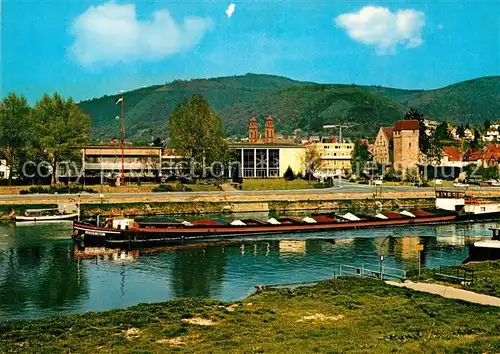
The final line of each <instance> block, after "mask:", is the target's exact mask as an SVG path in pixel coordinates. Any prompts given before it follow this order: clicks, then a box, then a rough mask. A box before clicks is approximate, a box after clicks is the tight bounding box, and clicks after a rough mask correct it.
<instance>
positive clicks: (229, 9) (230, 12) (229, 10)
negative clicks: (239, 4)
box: [226, 4, 236, 18]
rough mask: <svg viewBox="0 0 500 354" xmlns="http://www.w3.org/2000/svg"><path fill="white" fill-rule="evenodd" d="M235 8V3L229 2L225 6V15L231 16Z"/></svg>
mask: <svg viewBox="0 0 500 354" xmlns="http://www.w3.org/2000/svg"><path fill="white" fill-rule="evenodd" d="M235 9H236V5H235V4H230V5H229V6H228V7H227V10H226V15H227V17H229V18H231V16H233V13H234V10H235Z"/></svg>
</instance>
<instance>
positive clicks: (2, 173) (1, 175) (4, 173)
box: [0, 160, 10, 179]
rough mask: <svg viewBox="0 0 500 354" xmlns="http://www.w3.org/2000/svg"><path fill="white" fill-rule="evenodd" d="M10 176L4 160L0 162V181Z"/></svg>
mask: <svg viewBox="0 0 500 354" xmlns="http://www.w3.org/2000/svg"><path fill="white" fill-rule="evenodd" d="M9 175H10V169H9V167H8V166H7V161H6V160H0V179H7V178H9Z"/></svg>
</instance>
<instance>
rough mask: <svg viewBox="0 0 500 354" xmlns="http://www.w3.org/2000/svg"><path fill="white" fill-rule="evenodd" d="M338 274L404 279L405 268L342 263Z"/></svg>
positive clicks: (381, 278) (382, 278)
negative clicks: (358, 265)
mask: <svg viewBox="0 0 500 354" xmlns="http://www.w3.org/2000/svg"><path fill="white" fill-rule="evenodd" d="M339 276H357V277H367V278H374V279H380V280H399V281H402V280H405V279H406V270H403V269H397V268H392V267H387V266H384V265H383V264H382V265H375V264H366V263H363V264H362V265H361V267H356V266H352V265H346V264H342V265H341V266H340V272H339Z"/></svg>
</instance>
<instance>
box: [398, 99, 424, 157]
mask: <svg viewBox="0 0 500 354" xmlns="http://www.w3.org/2000/svg"><path fill="white" fill-rule="evenodd" d="M404 119H405V120H411V119H415V120H418V125H419V137H418V147H419V149H420V151H421V152H422V153H424V154H427V151H428V150H429V143H430V142H429V136H428V135H427V133H426V131H427V127H426V126H425V117H424V114H423V113H422V112H420V111H419V110H417V109H415V108H410V110H409V111H408V112H406V113H405V115H404Z"/></svg>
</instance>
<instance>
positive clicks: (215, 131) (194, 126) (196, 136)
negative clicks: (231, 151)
mask: <svg viewBox="0 0 500 354" xmlns="http://www.w3.org/2000/svg"><path fill="white" fill-rule="evenodd" d="M169 127H170V135H171V145H172V148H174V149H176V150H178V151H179V152H180V153H181V154H183V155H185V156H187V157H190V158H192V159H193V160H194V162H196V163H197V164H198V166H201V165H202V164H203V165H205V166H209V165H210V164H212V163H213V162H216V161H217V162H222V163H225V162H227V159H228V156H229V155H228V144H227V141H226V138H225V137H224V132H223V129H222V122H221V119H220V117H219V116H218V115H217V114H215V112H214V111H213V110H212V108H211V107H210V105H209V104H208V102H207V101H206V100H204V99H203V97H202V96H201V95H198V94H195V95H193V97H192V98H191V99H190V100H186V101H184V102H183V103H181V104H178V105H177V106H176V107H175V108H174V110H173V112H172V115H171V116H170V119H169Z"/></svg>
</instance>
